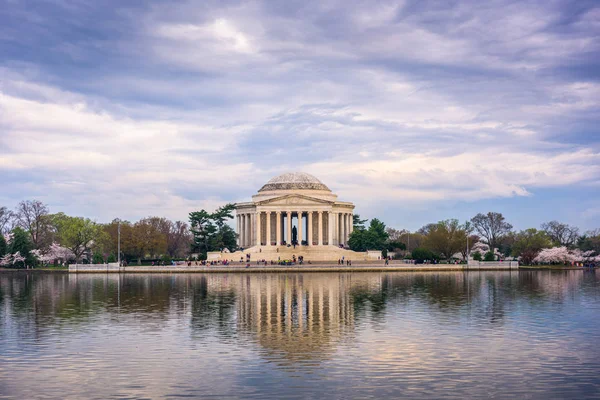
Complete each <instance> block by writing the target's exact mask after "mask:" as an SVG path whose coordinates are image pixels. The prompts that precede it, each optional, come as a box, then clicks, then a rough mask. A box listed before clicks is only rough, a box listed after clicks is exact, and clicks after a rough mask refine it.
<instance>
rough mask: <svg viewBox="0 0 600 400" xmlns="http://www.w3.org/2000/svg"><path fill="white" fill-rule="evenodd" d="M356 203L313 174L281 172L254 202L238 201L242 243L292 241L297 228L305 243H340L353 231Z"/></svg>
mask: <svg viewBox="0 0 600 400" xmlns="http://www.w3.org/2000/svg"><path fill="white" fill-rule="evenodd" d="M353 211H354V204H352V203H349V202H343V201H338V199H337V195H335V194H333V193H332V192H331V190H330V189H329V188H328V187H327V186H325V185H324V184H323V183H322V182H321V181H319V180H318V179H317V178H315V177H314V176H312V175H310V174H306V173H302V172H296V173H287V174H283V175H279V176H277V177H275V178H273V179H271V180H270V181H269V182H267V183H266V184H265V185H264V186H263V187H262V188H261V189H260V190H259V191H258V193H257V194H255V195H254V196H252V201H250V202H247V203H237V204H236V214H237V216H236V218H237V233H238V245H239V246H240V247H243V248H248V247H252V246H267V247H271V246H282V245H287V244H292V238H293V232H294V227H295V230H296V237H297V244H298V245H301V246H329V245H333V246H340V245H346V244H347V243H348V238H349V236H350V233H351V232H352V226H353V224H352V216H353Z"/></svg>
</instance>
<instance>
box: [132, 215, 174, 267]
mask: <svg viewBox="0 0 600 400" xmlns="http://www.w3.org/2000/svg"><path fill="white" fill-rule="evenodd" d="M131 234H132V236H133V237H131V244H132V245H133V246H132V250H133V253H134V254H135V256H136V257H137V259H138V264H141V261H142V258H143V257H145V256H146V255H148V256H150V257H152V258H157V257H159V256H160V255H162V254H164V253H165V252H166V251H167V237H166V235H164V234H163V233H162V232H161V228H160V221H159V218H156V217H154V218H144V219H141V220H139V221H138V222H136V223H135V224H133V229H132V231H131Z"/></svg>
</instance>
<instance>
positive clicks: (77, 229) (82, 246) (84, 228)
mask: <svg viewBox="0 0 600 400" xmlns="http://www.w3.org/2000/svg"><path fill="white" fill-rule="evenodd" d="M53 220H54V224H55V226H56V230H57V237H58V239H59V242H60V244H61V245H62V246H64V247H66V248H68V249H69V250H71V251H72V252H73V255H74V256H75V261H76V262H77V263H78V262H80V261H81V258H82V256H83V255H84V254H85V253H87V252H88V251H89V250H90V247H91V245H92V243H93V241H94V240H96V239H97V238H98V236H99V234H100V232H101V227H100V225H98V224H96V223H95V222H94V221H92V220H90V219H89V218H82V217H69V216H67V215H65V214H63V213H59V214H56V215H55V216H54V218H53Z"/></svg>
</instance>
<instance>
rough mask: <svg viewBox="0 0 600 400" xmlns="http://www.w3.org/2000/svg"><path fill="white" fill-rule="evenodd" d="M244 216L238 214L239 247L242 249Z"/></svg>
mask: <svg viewBox="0 0 600 400" xmlns="http://www.w3.org/2000/svg"><path fill="white" fill-rule="evenodd" d="M244 228H245V226H244V214H240V247H244V246H245V244H244Z"/></svg>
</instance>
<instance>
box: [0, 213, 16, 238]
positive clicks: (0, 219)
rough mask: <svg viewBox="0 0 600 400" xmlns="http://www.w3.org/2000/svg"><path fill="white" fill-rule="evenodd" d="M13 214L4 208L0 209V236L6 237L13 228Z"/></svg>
mask: <svg viewBox="0 0 600 400" xmlns="http://www.w3.org/2000/svg"><path fill="white" fill-rule="evenodd" d="M14 222H15V214H14V213H13V212H12V211H10V210H9V209H8V208H6V207H0V235H6V234H8V233H9V232H10V231H12V229H13V228H14Z"/></svg>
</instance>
